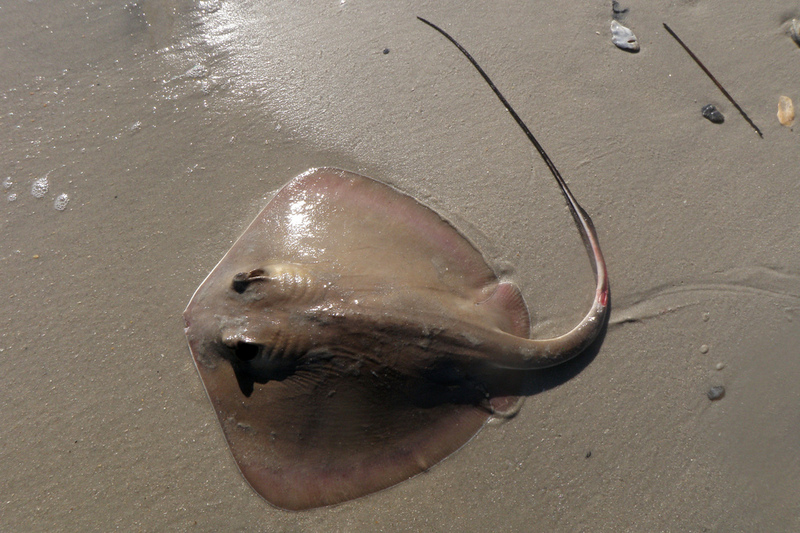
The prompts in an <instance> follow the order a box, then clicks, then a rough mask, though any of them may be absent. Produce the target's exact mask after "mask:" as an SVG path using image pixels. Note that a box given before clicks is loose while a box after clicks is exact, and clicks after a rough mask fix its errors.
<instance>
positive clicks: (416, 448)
mask: <svg viewBox="0 0 800 533" xmlns="http://www.w3.org/2000/svg"><path fill="white" fill-rule="evenodd" d="M420 20H423V19H420ZM423 22H425V23H427V24H429V25H431V26H432V27H434V28H435V29H437V30H438V31H439V32H440V33H442V34H443V35H444V36H445V37H446V38H447V39H449V40H450V41H451V42H453V43H454V44H455V45H456V46H458V48H459V49H460V50H461V51H462V52H463V53H464V55H466V57H467V58H468V59H469V60H470V62H471V63H472V64H473V65H474V66H475V68H477V69H478V72H480V73H481V75H482V76H483V77H484V79H485V80H486V81H487V82H488V83H489V85H490V87H491V88H492V89H493V91H494V92H495V94H496V95H497V96H498V97H499V98H500V99H501V101H502V102H503V105H504V106H505V107H506V108H507V109H508V111H509V112H510V113H511V115H512V117H514V119H515V120H516V121H517V123H518V124H519V125H520V127H521V128H522V129H523V131H524V132H525V133H526V135H527V136H528V138H529V139H530V140H531V142H533V144H534V146H535V147H536V148H537V150H538V151H539V153H540V155H541V156H542V158H543V159H544V160H545V162H546V164H547V166H548V167H549V169H550V171H551V172H552V173H553V176H555V179H556V181H557V182H558V185H559V186H560V188H561V191H562V192H563V194H564V197H565V198H566V202H567V205H568V206H569V208H570V211H571V213H572V216H573V218H574V220H575V223H576V225H577V227H578V229H579V232H580V234H581V237H582V238H583V240H584V244H585V245H586V248H587V251H588V253H589V257H590V260H591V263H592V266H593V269H594V272H595V278H596V282H597V286H596V291H595V296H594V301H593V304H592V306H591V309H590V311H589V312H588V314H587V315H586V316H585V317H584V318H583V320H581V322H580V323H579V324H578V325H577V326H576V327H575V328H574V329H572V330H571V331H569V332H568V333H566V334H564V335H561V336H559V337H555V338H551V339H531V338H529V333H530V323H529V315H528V310H527V307H526V305H525V301H524V299H523V297H522V295H521V293H520V291H519V290H518V289H517V288H516V287H515V286H514V285H513V284H511V283H510V282H507V281H501V280H499V279H498V277H497V276H496V275H495V273H494V272H493V270H492V269H491V268H490V267H489V266H488V265H487V263H486V261H485V260H484V258H483V256H482V255H481V253H480V252H479V251H478V250H477V249H476V248H475V247H474V246H473V245H472V244H471V243H470V242H469V241H468V240H467V239H466V238H465V237H464V236H463V235H462V234H461V233H459V232H458V230H456V229H455V228H454V227H453V226H452V225H451V224H450V223H449V222H447V221H446V220H445V219H443V218H442V217H441V216H439V215H438V214H437V213H435V212H434V211H433V210H431V209H429V208H428V207H426V206H424V205H422V204H421V203H420V202H418V201H417V200H415V199H414V198H412V197H410V196H408V195H406V194H403V193H402V192H400V191H398V190H396V189H394V188H392V187H390V186H389V185H386V184H384V183H381V182H379V181H376V180H373V179H370V178H367V177H364V176H360V175H358V174H354V173H352V172H347V171H344V170H338V169H333V168H317V169H312V170H309V171H307V172H305V173H303V174H301V175H299V176H297V177H296V178H294V179H292V180H291V181H290V182H289V183H288V184H286V185H285V186H284V187H283V188H282V189H280V190H279V191H278V192H277V194H276V195H275V196H274V197H273V198H272V199H271V200H270V201H269V202H268V203H267V205H266V207H264V209H263V211H261V213H260V214H259V215H258V216H257V217H256V219H255V220H254V221H253V222H252V223H251V224H250V226H249V227H248V228H247V229H246V230H245V232H244V233H243V234H242V236H241V237H240V238H239V239H238V240H237V241H236V242H235V243H234V244H233V246H232V247H231V249H230V250H229V251H228V252H227V253H226V254H225V256H224V257H223V258H222V260H221V261H220V262H219V264H217V266H216V267H215V268H214V269H213V270H212V271H211V273H210V274H209V275H208V277H207V278H206V279H205V281H203V283H202V284H201V285H200V287H199V288H198V289H197V291H196V292H195V294H194V296H193V297H192V299H191V301H190V302H189V305H188V307H187V308H186V311H185V313H184V320H185V324H186V329H185V331H186V337H187V339H188V342H189V347H190V349H191V352H192V356H193V357H194V362H195V365H196V366H197V370H198V372H199V373H200V377H201V379H202V382H203V385H204V386H205V390H206V392H207V394H208V397H209V399H210V401H211V403H212V405H213V407H214V410H215V411H216V414H217V416H218V418H219V422H220V424H221V426H222V430H223V433H224V435H225V439H226V440H227V443H228V445H229V447H230V451H231V453H232V455H233V458H234V460H235V462H236V464H237V466H238V467H239V470H240V471H241V473H242V474H243V476H244V478H245V479H246V480H247V482H248V483H249V484H250V485H251V486H252V487H253V488H254V489H255V490H256V491H257V492H258V493H259V494H260V495H261V496H262V497H264V498H265V499H266V500H267V501H268V502H270V503H271V504H273V505H275V506H277V507H280V508H284V509H292V510H301V509H308V508H313V507H320V506H324V505H330V504H335V503H339V502H343V501H346V500H350V499H353V498H357V497H359V496H363V495H366V494H369V493H371V492H375V491H378V490H381V489H384V488H387V487H390V486H392V485H394V484H396V483H399V482H400V481H403V480H405V479H408V478H409V477H411V476H414V475H415V474H418V473H420V472H423V471H425V470H427V469H428V468H430V467H431V466H432V465H434V464H436V463H437V462H438V461H440V460H442V459H443V458H445V457H446V456H448V455H449V454H451V453H453V452H454V451H456V450H457V449H458V448H460V447H461V446H463V445H464V444H465V443H466V442H467V441H468V440H469V439H470V438H472V437H473V436H474V435H475V434H476V433H477V432H478V430H480V428H481V427H482V426H483V425H484V423H485V422H486V421H487V420H488V419H489V418H490V417H491V416H492V415H495V414H503V413H509V412H513V409H514V406H515V405H516V404H517V400H518V398H517V397H516V394H518V389H517V386H516V384H517V383H518V376H519V375H520V374H521V373H522V372H521V371H524V370H530V369H542V368H547V367H551V366H554V365H557V364H559V363H562V362H564V361H567V360H569V359H571V358H573V357H574V356H576V355H577V354H579V353H581V352H582V351H583V350H584V349H585V348H586V347H587V346H588V345H589V344H591V343H592V342H593V341H594V339H595V338H596V337H597V335H598V333H599V332H600V331H601V329H602V328H603V327H604V324H605V321H606V316H607V310H608V298H609V286H608V277H607V274H606V268H605V264H604V260H603V256H602V253H601V251H600V246H599V243H598V238H597V234H596V232H595V229H594V226H593V224H592V221H591V219H590V217H589V215H588V214H587V213H586V212H585V211H584V210H583V209H582V208H581V207H580V205H579V204H578V202H577V200H575V198H574V197H573V195H572V193H571V192H570V190H569V188H568V187H567V185H566V183H565V182H564V180H563V179H562V177H561V175H560V174H559V172H558V170H557V169H556V167H555V165H554V164H553V163H552V161H551V160H550V158H549V157H548V156H547V154H545V152H544V150H543V149H542V147H541V146H540V145H539V143H538V142H537V141H536V139H535V138H534V137H533V135H532V134H531V132H530V130H529V129H528V128H527V127H526V126H525V125H524V123H523V122H522V120H521V119H520V118H519V116H518V115H517V114H516V113H515V112H514V111H513V109H512V108H511V106H510V105H509V104H508V102H507V101H506V100H505V98H503V96H502V95H501V94H500V92H499V91H498V90H497V89H496V88H495V86H494V84H493V83H492V82H491V80H490V79H489V78H488V76H487V75H486V74H485V73H484V72H483V70H482V69H481V68H480V66H478V64H477V63H476V62H475V60H474V59H473V58H472V57H471V56H470V55H469V54H468V53H467V52H466V50H464V49H463V48H462V47H461V45H459V44H458V43H457V42H456V41H455V40H453V38H452V37H450V36H449V35H448V34H447V33H445V32H444V31H443V30H441V29H440V28H438V27H436V26H434V25H433V24H431V23H429V22H427V21H425V20H423Z"/></svg>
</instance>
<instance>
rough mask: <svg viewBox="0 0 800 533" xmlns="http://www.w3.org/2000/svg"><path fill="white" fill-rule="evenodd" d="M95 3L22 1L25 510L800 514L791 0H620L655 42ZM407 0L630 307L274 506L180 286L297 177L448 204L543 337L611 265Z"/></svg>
mask: <svg viewBox="0 0 800 533" xmlns="http://www.w3.org/2000/svg"><path fill="white" fill-rule="evenodd" d="M85 4H86V5H83V6H79V7H74V6H65V5H62V4H58V5H52V4H50V3H45V2H40V1H27V2H15V3H12V4H10V5H3V6H0V40H2V50H3V54H2V56H0V65H2V71H3V76H2V80H0V125H2V128H0V153H2V159H1V160H0V165H2V167H0V180H2V179H5V178H6V177H8V178H10V180H9V181H10V186H9V187H7V188H4V189H3V193H4V198H5V197H7V196H8V195H10V194H16V195H17V196H16V200H14V201H6V200H3V216H2V217H0V234H2V241H1V242H2V244H0V271H2V273H3V278H4V282H3V284H2V285H0V391H1V392H0V405H2V409H0V427H3V428H4V429H3V431H2V433H1V434H0V435H2V436H0V464H2V467H1V468H2V475H0V516H2V522H3V524H4V526H3V529H5V528H9V530H16V531H44V530H49V531H61V530H63V531H76V530H83V531H108V530H111V529H113V528H119V529H121V530H126V531H131V530H143V531H157V530H165V529H174V530H192V531H212V530H228V531H406V530H413V531H418V530H424V531H451V530H463V531H479V530H496V531H499V530H503V531H525V530H531V528H533V527H535V529H536V530H540V531H793V530H798V529H800V502H799V501H798V498H797V497H796V495H797V494H798V493H800V459H798V457H800V453H798V452H800V433H799V432H798V427H800V415H798V409H797V407H798V404H799V403H800V389H798V387H797V385H796V384H797V381H798V379H797V378H798V376H800V353H799V352H798V345H800V343H798V341H800V328H798V321H800V267H798V259H800V252H798V242H800V229H799V228H800V214H799V213H800V210H798V209H797V204H798V198H800V181H798V174H797V163H798V153H799V152H798V141H799V140H800V137H798V135H799V134H800V133H798V132H797V131H793V130H791V129H789V128H786V127H784V126H782V125H781V124H780V123H779V122H778V120H777V118H776V115H775V114H776V111H777V103H778V97H779V96H780V95H786V96H789V97H791V98H792V99H793V100H794V101H795V104H800V92H799V91H798V89H797V81H796V78H797V75H796V73H797V71H798V65H800V48H798V46H797V45H796V44H795V43H794V42H793V41H792V40H791V39H790V38H789V37H788V36H787V34H786V31H785V30H786V24H787V21H789V20H791V19H792V18H793V17H800V10H798V8H797V6H796V4H795V3H794V2H789V1H786V0H779V1H776V2H771V3H770V5H769V6H768V7H764V6H761V7H756V6H753V5H751V4H750V3H746V2H743V1H740V2H738V3H737V4H736V5H734V4H731V3H730V2H726V3H724V5H723V4H720V5H712V4H710V3H706V2H684V1H679V2H672V3H669V4H668V5H662V4H658V3H655V2H628V3H623V4H622V7H627V8H629V9H630V11H629V13H628V14H627V15H626V18H625V19H624V21H623V23H624V24H626V25H627V26H629V27H631V29H633V31H634V32H635V33H636V35H637V36H638V37H639V40H640V42H641V47H642V49H641V52H640V53H638V54H628V53H625V52H622V51H621V50H618V49H616V48H615V47H614V46H613V45H612V44H611V36H610V32H609V29H608V28H609V24H610V22H611V8H610V5H599V4H597V3H589V2H580V3H575V4H574V5H567V6H562V5H559V6H558V7H557V8H556V7H554V5H553V4H548V3H541V2H536V3H534V4H530V3H527V4H525V3H513V4H503V5H492V6H491V7H490V6H485V5H483V4H480V3H474V4H473V3H466V4H464V3H457V4H456V3H450V2H447V3H439V4H438V5H430V6H423V7H420V6H418V5H416V4H414V3H410V2H394V3H391V4H387V5H380V6H379V5H373V4H367V5H364V4H361V3H357V2H352V1H345V0H342V1H341V2H335V3H330V4H327V5H325V6H319V4H318V3H312V2H300V3H297V2H295V3H288V2H286V3H281V4H275V3H267V2H251V3H244V2H241V3H237V2H222V1H215V0H209V1H203V2H199V3H195V2H189V1H184V0H162V1H153V2H151V1H149V0H141V1H138V2H130V3H128V4H127V5H126V6H125V7H122V6H120V5H119V4H118V3H114V2H110V1H106V0H99V1H97V2H92V3H88V2H87V3H85ZM239 4H243V5H239ZM416 15H421V16H424V17H426V18H428V19H429V20H431V21H433V22H435V23H437V24H440V25H441V26H442V27H444V28H445V29H446V30H448V31H450V32H451V33H452V34H453V35H454V36H455V37H456V38H457V39H459V40H460V41H461V42H462V44H463V45H464V46H466V47H467V49H469V50H470V51H471V52H472V53H473V55H475V57H476V58H477V59H478V61H479V62H480V63H481V64H482V65H483V66H484V68H485V69H486V70H487V71H488V72H489V74H490V75H491V76H492V77H493V78H494V80H495V82H496V83H497V85H498V86H499V87H500V89H501V90H502V91H503V92H504V93H505V95H506V97H507V98H508V99H509V101H511V103H512V104H513V105H514V106H515V108H516V109H517V112H518V113H519V114H520V115H521V116H522V117H523V118H524V119H525V120H526V121H527V122H528V125H529V126H530V127H531V128H532V129H533V131H534V132H535V134H536V135H537V137H538V138H539V140H540V141H541V142H542V144H543V145H544V146H545V148H546V149H547V151H548V152H549V154H550V156H551V157H552V158H553V159H554V160H555V162H556V164H557V165H558V167H559V169H560V170H561V172H562V173H563V174H564V176H565V177H566V178H567V180H568V181H569V184H570V187H571V188H572V190H573V192H574V193H575V195H576V196H577V197H578V199H579V200H580V201H581V202H582V204H583V205H584V207H585V208H586V209H587V211H589V213H590V214H591V215H592V217H593V219H594V222H595V224H596V226H597V228H598V232H599V234H600V239H601V243H602V245H603V249H604V251H605V254H606V259H607V261H608V266H609V271H610V276H611V283H612V298H613V311H612V319H611V324H610V326H609V328H608V331H607V334H606V336H605V338H604V340H603V343H602V345H601V346H600V348H599V351H598V352H597V354H596V356H594V358H591V357H584V358H579V359H578V360H576V361H574V362H573V363H570V364H569V365H567V366H566V367H565V368H559V369H554V370H553V371H552V372H551V373H549V374H545V375H543V376H541V378H539V379H541V383H542V388H543V389H545V390H543V392H541V393H539V394H535V395H532V396H531V397H529V398H528V399H527V400H526V403H525V405H524V407H523V409H522V411H521V412H520V414H519V415H518V416H517V417H516V418H514V419H512V420H510V421H508V422H505V423H501V424H490V425H488V427H486V428H485V429H484V430H483V431H481V433H479V434H478V436H477V437H476V438H475V439H473V440H472V441H471V442H470V443H469V444H468V445H467V446H465V447H464V448H463V449H462V450H460V451H459V452H458V453H456V454H454V455H453V456H451V457H450V458H448V459H447V460H445V461H444V462H443V463H441V464H439V465H437V466H435V467H434V468H432V469H431V470H430V471H429V472H428V473H426V474H423V475H420V476H417V477H416V478H414V479H412V480H410V481H407V482H405V483H402V484H400V485H398V486H396V487H394V488H391V489H389V490H386V491H383V492H381V493H378V494H373V495H371V496H368V497H365V498H362V499H360V500H357V501H353V502H348V503H345V504H342V505H339V506H335V507H332V508H326V509H318V510H314V511H309V512H302V513H291V512H286V511H281V510H278V509H275V508H272V507H270V506H269V505H268V504H266V503H265V502H264V501H263V500H261V499H260V498H259V497H258V496H257V495H256V494H255V493H254V492H253V491H252V490H251V489H250V488H249V487H248V486H247V485H246V483H245V482H244V481H243V479H242V478H241V476H240V475H239V473H238V471H237V470H236V466H235V464H234V462H233V460H232V459H231V457H230V455H229V452H228V450H227V447H226V445H225V442H224V439H223V437H222V434H221V431H220V430H219V427H218V423H217V421H216V418H215V415H214V412H213V410H212V408H211V406H210V405H209V403H208V400H207V398H206V396H205V393H204V391H203V388H202V384H201V382H200V380H199V378H198V375H197V372H196V371H195V369H194V366H193V363H192V360H191V357H190V354H189V351H188V348H187V347H186V344H185V339H184V335H183V322H182V318H181V313H182V311H183V309H184V307H185V305H186V303H187V302H188V300H189V298H190V297H191V295H192V293H193V291H194V290H195V288H196V287H197V285H198V284H199V283H200V282H201V281H202V280H203V278H204V277H205V276H206V274H207V273H208V272H209V271H210V270H211V268H213V266H214V265H215V264H216V262H217V261H218V260H219V259H220V258H221V257H222V255H223V254H224V252H225V251H226V250H227V249H228V248H229V247H230V245H231V243H232V242H233V241H234V240H235V239H236V238H237V237H238V236H239V234H240V233H241V231H242V230H243V229H244V228H245V227H246V226H247V224H248V223H249V222H250V221H251V220H252V218H253V217H254V216H255V215H256V214H257V213H258V211H259V210H260V209H261V208H262V207H263V205H264V204H265V202H266V201H267V199H268V198H269V196H270V194H271V192H272V191H274V190H276V189H277V188H279V187H280V186H281V185H283V184H284V183H285V182H286V181H287V180H289V179H290V178H291V177H293V176H295V175H297V174H299V173H300V172H302V171H305V170H306V169H308V168H310V167H315V166H337V167H341V168H346V169H348V170H352V171H355V172H359V173H362V174H365V175H368V176H370V177H373V178H376V179H379V180H381V181H384V182H386V183H389V184H392V185H394V186H395V187H397V188H399V189H401V190H403V191H405V192H407V193H409V194H411V195H413V196H414V197H416V198H418V199H420V200H421V201H423V202H424V203H426V204H427V205H429V206H431V207H432V208H433V209H435V210H436V211H437V212H439V213H440V214H442V215H443V216H445V217H446V218H448V219H449V220H450V221H452V222H453V223H454V224H455V225H456V226H457V227H458V228H459V229H460V230H461V231H462V232H463V233H464V234H465V235H466V236H467V237H468V238H469V239H470V240H472V241H473V242H474V243H475V244H476V246H477V247H478V248H479V249H480V250H481V251H482V252H483V253H484V254H485V256H486V258H487V261H488V262H489V264H491V265H492V266H493V267H494V268H495V269H496V270H497V271H498V272H499V273H501V274H502V276H503V277H505V278H507V279H510V280H513V281H515V282H516V283H517V284H518V285H519V286H520V287H521V289H522V292H523V294H524V295H525V297H526V300H527V301H528V304H529V307H530V309H531V314H532V318H533V321H534V333H535V334H536V335H553V334H556V333H560V332H563V331H565V330H566V329H568V328H569V327H571V326H572V325H573V324H574V323H575V322H577V320H578V319H579V318H580V317H581V316H582V315H583V314H584V313H585V311H586V309H588V305H589V301H590V299H591V296H592V287H593V283H592V279H591V271H590V269H589V265H588V262H587V261H586V258H585V252H584V250H583V248H582V244H581V242H580V239H579V237H578V235H577V232H576V231H575V228H574V226H573V225H572V222H571V219H570V217H569V214H568V212H567V210H566V208H565V206H564V204H563V200H562V198H561V197H560V193H559V192H558V189H557V187H556V186H555V184H554V183H553V182H552V178H551V177H550V176H549V174H548V173H547V169H546V167H545V166H544V164H543V163H541V161H540V160H539V159H538V156H536V154H535V153H534V151H533V150H532V149H531V147H530V146H529V145H528V144H527V141H526V139H525V138H524V136H523V135H522V134H521V133H520V132H519V131H518V129H517V127H516V125H515V124H514V123H513V121H512V120H511V119H510V117H509V116H508V115H507V113H506V112H505V111H504V110H503V109H502V107H501V105H500V104H499V103H497V102H496V100H495V98H494V96H493V95H492V94H491V92H490V91H489V90H488V88H487V87H486V86H485V85H484V84H483V82H482V81H481V80H480V78H479V77H478V75H477V74H476V73H475V72H474V71H473V70H472V69H471V67H470V66H469V65H468V64H467V63H466V62H465V60H464V59H463V57H461V56H460V55H459V54H458V53H457V51H456V50H455V49H454V48H453V47H452V46H451V45H449V44H448V43H447V42H446V41H444V39H443V38H442V37H441V36H439V35H437V34H436V33H435V32H433V31H432V30H431V29H430V28H428V27H426V26H424V25H423V24H421V23H419V22H418V21H416V19H415V16H416ZM662 22H667V23H669V24H670V26H671V27H672V28H673V29H674V30H675V31H676V32H677V33H678V34H679V35H680V36H681V37H682V38H683V40H684V41H685V42H686V43H687V44H688V45H689V46H690V47H692V49H693V50H694V51H695V52H696V53H697V55H698V56H700V58H701V59H702V60H703V61H704V62H705V64H706V65H707V66H708V67H709V69H710V70H711V71H712V72H713V73H714V74H715V75H716V76H717V78H718V79H719V80H720V82H721V83H722V84H723V85H725V87H726V88H727V89H728V91H729V92H730V93H731V94H732V95H733V96H734V98H736V99H737V101H738V102H739V104H740V105H741V106H742V107H743V108H744V109H745V110H746V111H747V112H748V114H749V115H750V117H751V118H752V119H753V120H754V121H755V123H756V124H758V125H759V127H760V128H761V129H762V131H763V132H764V138H763V139H761V138H759V137H758V136H757V135H756V134H755V133H754V132H753V130H752V129H751V128H750V126H749V125H748V124H747V123H746V122H745V121H744V120H743V119H742V118H741V116H739V115H738V113H737V112H736V110H735V109H734V108H733V106H731V105H730V103H729V102H727V101H726V100H725V99H724V97H723V96H722V95H721V94H720V92H719V91H718V90H717V88H716V87H714V85H713V84H712V83H711V81H710V80H708V78H706V77H705V76H704V75H703V73H702V72H701V71H700V69H699V68H698V67H697V66H696V65H695V64H694V63H693V62H692V61H691V60H690V58H689V57H688V56H687V55H686V53H685V52H684V51H683V49H681V48H680V46H679V45H678V44H677V43H676V42H675V41H674V40H673V39H672V37H670V36H669V35H668V34H667V32H666V31H665V30H664V29H663V27H662ZM385 49H388V50H389V53H384V50H385ZM708 103H713V104H714V105H716V106H717V108H718V109H720V110H721V111H722V112H723V114H724V115H725V118H726V120H725V123H724V124H722V125H715V124H712V123H710V122H709V121H707V120H706V119H704V118H703V117H702V116H701V114H700V108H701V107H702V106H703V105H705V104H708ZM44 176H47V180H48V185H49V187H48V190H47V192H46V193H45V194H44V196H43V197H42V198H36V197H34V196H33V195H32V194H31V187H32V184H33V182H34V181H35V180H36V179H39V178H42V177H44ZM62 193H66V194H67V195H68V196H69V203H68V204H67V206H66V209H64V210H63V211H58V210H56V209H55V208H54V201H55V199H56V197H57V196H58V195H60V194H62ZM718 368H719V369H718ZM567 378H570V379H567ZM559 383H560V384H559ZM554 384H558V385H557V386H554ZM719 385H722V386H724V387H725V390H726V393H725V396H724V397H723V398H721V399H719V400H717V401H714V402H712V401H710V400H709V399H708V398H707V396H706V392H707V391H708V390H709V388H711V387H712V386H719ZM534 525H535V526H534Z"/></svg>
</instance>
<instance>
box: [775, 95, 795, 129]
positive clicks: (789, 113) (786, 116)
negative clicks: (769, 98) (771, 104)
mask: <svg viewBox="0 0 800 533" xmlns="http://www.w3.org/2000/svg"><path fill="white" fill-rule="evenodd" d="M778 120H779V121H780V123H781V124H783V125H784V126H786V127H787V128H791V127H792V124H793V123H794V104H792V99H791V98H789V97H788V96H781V97H780V98H778Z"/></svg>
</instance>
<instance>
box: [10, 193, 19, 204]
mask: <svg viewBox="0 0 800 533" xmlns="http://www.w3.org/2000/svg"><path fill="white" fill-rule="evenodd" d="M16 199H17V193H15V192H12V193H11V194H9V195H8V201H9V202H13V201H14V200H16Z"/></svg>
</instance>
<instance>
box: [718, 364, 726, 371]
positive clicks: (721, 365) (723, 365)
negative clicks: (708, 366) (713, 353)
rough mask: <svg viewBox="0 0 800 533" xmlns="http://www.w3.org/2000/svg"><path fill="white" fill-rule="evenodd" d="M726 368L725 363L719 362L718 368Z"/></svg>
mask: <svg viewBox="0 0 800 533" xmlns="http://www.w3.org/2000/svg"><path fill="white" fill-rule="evenodd" d="M723 368H725V363H717V370H722V369H723Z"/></svg>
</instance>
